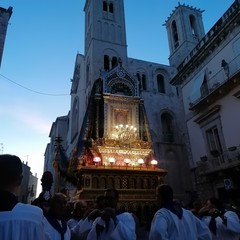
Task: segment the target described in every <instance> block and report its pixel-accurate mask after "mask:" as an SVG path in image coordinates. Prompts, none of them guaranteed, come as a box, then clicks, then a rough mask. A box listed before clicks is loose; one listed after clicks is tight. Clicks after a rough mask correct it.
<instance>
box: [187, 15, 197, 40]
mask: <svg viewBox="0 0 240 240" xmlns="http://www.w3.org/2000/svg"><path fill="white" fill-rule="evenodd" d="M189 21H190V26H191V31H192V35H193V39H195V40H198V33H197V24H196V19H195V17H194V16H193V15H190V16H189Z"/></svg>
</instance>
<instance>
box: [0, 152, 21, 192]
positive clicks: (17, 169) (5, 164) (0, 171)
mask: <svg viewBox="0 0 240 240" xmlns="http://www.w3.org/2000/svg"><path fill="white" fill-rule="evenodd" d="M21 180H22V162H21V159H20V158H19V157H17V156H15V155H10V154H1V155H0V189H6V188H7V187H9V186H14V187H17V186H19V185H20V184H21Z"/></svg>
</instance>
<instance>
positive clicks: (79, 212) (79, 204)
mask: <svg viewBox="0 0 240 240" xmlns="http://www.w3.org/2000/svg"><path fill="white" fill-rule="evenodd" d="M86 211H87V203H86V202H85V201H84V200H78V201H76V202H75V203H74V207H73V211H72V216H73V218H75V219H79V220H80V219H81V218H83V216H84V214H85V212H86Z"/></svg>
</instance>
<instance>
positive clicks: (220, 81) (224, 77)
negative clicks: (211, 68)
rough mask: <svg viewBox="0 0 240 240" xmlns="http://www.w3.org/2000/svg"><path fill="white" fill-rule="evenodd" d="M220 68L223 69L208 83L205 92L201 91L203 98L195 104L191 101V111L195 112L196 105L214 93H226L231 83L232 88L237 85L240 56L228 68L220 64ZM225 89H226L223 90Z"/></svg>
mask: <svg viewBox="0 0 240 240" xmlns="http://www.w3.org/2000/svg"><path fill="white" fill-rule="evenodd" d="M219 67H220V68H221V69H220V70H219V71H218V72H217V73H216V74H215V75H214V76H212V77H210V78H209V80H208V81H207V83H206V85H205V86H204V91H203V90H202V91H201V96H200V97H199V98H198V99H196V100H195V101H193V102H191V101H189V106H190V110H194V108H195V106H196V105H198V104H199V103H201V102H202V101H203V100H205V99H206V98H207V97H209V96H210V95H211V94H213V93H214V92H219V94H222V93H223V92H226V87H225V85H226V84H228V83H229V84H232V86H234V85H235V84H237V83H236V81H238V80H237V79H236V78H235V76H236V75H237V74H239V73H240V54H239V55H238V56H237V57H236V58H234V59H233V60H232V61H231V62H229V63H227V66H221V64H220V66H219ZM238 84H239V81H238ZM202 86H203V85H202ZM223 87H224V89H222V88H223ZM221 89H222V90H221ZM223 90H224V91H223Z"/></svg>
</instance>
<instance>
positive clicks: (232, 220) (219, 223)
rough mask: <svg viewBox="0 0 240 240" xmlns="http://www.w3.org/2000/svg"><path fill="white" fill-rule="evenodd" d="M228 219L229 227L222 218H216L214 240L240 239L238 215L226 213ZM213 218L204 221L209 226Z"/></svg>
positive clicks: (209, 217) (206, 218) (208, 217)
mask: <svg viewBox="0 0 240 240" xmlns="http://www.w3.org/2000/svg"><path fill="white" fill-rule="evenodd" d="M224 217H225V218H226V219H227V225H225V224H223V220H222V218H220V217H216V218H215V220H216V227H217V231H216V235H215V234H213V233H212V239H213V240H239V238H240V222H239V218H238V215H237V214H236V213H235V212H232V211H227V212H225V213H224ZM210 220H211V216H204V217H202V221H203V222H204V223H205V224H206V225H207V226H209V222H210Z"/></svg>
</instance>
